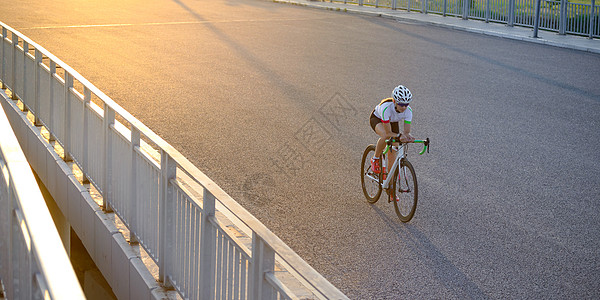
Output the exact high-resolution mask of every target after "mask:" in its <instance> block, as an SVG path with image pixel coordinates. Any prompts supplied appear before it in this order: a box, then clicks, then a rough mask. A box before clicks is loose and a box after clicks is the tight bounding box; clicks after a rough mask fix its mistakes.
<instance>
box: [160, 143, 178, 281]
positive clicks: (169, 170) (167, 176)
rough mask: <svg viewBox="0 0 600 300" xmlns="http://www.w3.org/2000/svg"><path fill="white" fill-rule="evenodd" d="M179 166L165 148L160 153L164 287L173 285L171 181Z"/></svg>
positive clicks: (172, 205) (161, 256)
mask: <svg viewBox="0 0 600 300" xmlns="http://www.w3.org/2000/svg"><path fill="white" fill-rule="evenodd" d="M176 170H177V166H176V163H175V160H173V158H172V157H171V156H170V155H169V154H168V153H167V152H166V151H164V150H161V153H160V179H159V180H160V191H159V199H158V209H159V222H158V231H159V250H158V251H159V259H158V262H159V264H158V279H159V280H160V281H161V282H162V283H163V286H164V287H167V288H168V287H171V286H172V283H171V280H170V278H169V273H170V271H171V258H172V253H171V250H172V247H173V237H174V235H175V234H174V232H173V231H174V229H175V225H174V220H173V218H174V215H175V214H174V212H173V211H174V199H173V195H172V189H170V188H169V181H170V180H171V179H174V178H175V175H176V174H175V173H176Z"/></svg>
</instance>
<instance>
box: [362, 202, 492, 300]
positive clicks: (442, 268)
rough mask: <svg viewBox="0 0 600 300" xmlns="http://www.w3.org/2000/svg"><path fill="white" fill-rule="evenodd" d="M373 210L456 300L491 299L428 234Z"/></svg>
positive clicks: (373, 207) (377, 208)
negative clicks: (436, 245) (447, 256)
mask: <svg viewBox="0 0 600 300" xmlns="http://www.w3.org/2000/svg"><path fill="white" fill-rule="evenodd" d="M371 208H372V209H373V210H374V211H375V212H376V213H377V214H378V215H379V216H380V217H381V220H382V221H383V222H384V223H385V224H386V225H387V226H388V227H389V228H390V229H391V230H392V231H393V232H394V233H395V234H396V235H397V236H398V238H399V240H400V241H402V242H404V243H405V244H406V246H407V247H408V248H410V249H411V250H412V252H413V253H416V254H418V255H419V257H420V258H421V261H422V262H423V263H424V264H425V265H426V266H427V267H428V268H429V269H430V271H431V272H432V274H433V275H434V276H435V277H436V278H437V280H438V282H439V283H440V284H441V285H443V286H444V287H445V288H446V289H447V290H448V291H449V292H450V293H452V295H453V297H449V298H455V299H489V297H488V296H487V295H486V294H485V293H484V292H483V291H482V290H481V289H480V288H479V287H478V286H477V284H476V283H475V282H473V281H472V280H470V279H469V277H468V276H467V275H466V274H465V273H463V272H462V271H461V270H460V269H459V268H457V267H456V265H454V264H453V263H452V262H451V261H450V260H449V259H448V258H446V256H445V255H444V254H443V253H442V252H441V251H440V250H439V249H438V248H437V247H435V246H434V245H433V244H432V243H431V240H429V238H428V237H427V235H426V234H424V233H423V232H421V231H420V230H419V229H417V227H415V226H414V225H412V224H410V223H407V224H403V223H401V222H400V221H399V220H398V219H396V218H393V219H391V218H390V217H389V216H387V215H386V214H385V213H384V212H383V211H382V210H381V209H380V208H379V207H377V206H375V205H372V206H371Z"/></svg>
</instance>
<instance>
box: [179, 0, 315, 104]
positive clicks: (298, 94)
mask: <svg viewBox="0 0 600 300" xmlns="http://www.w3.org/2000/svg"><path fill="white" fill-rule="evenodd" d="M172 1H173V2H174V3H176V4H177V5H179V6H181V7H182V8H183V9H184V10H186V11H187V12H188V13H190V14H191V15H192V16H193V17H194V18H196V19H197V20H199V21H203V22H206V23H202V24H203V25H204V26H206V28H208V29H209V30H210V31H212V32H213V33H214V34H215V35H216V36H217V37H218V38H219V39H220V40H221V41H222V42H224V43H225V44H226V45H227V46H229V47H230V48H231V49H232V50H234V51H235V53H237V55H238V56H239V57H240V58H242V59H243V60H245V61H246V62H247V63H248V64H249V65H250V66H252V67H253V68H254V69H255V70H257V71H258V72H259V73H260V74H261V75H262V76H263V77H264V78H266V79H267V80H268V81H269V82H271V83H272V86H274V87H277V88H279V89H280V90H281V91H282V93H284V94H286V95H290V97H293V98H296V99H295V100H303V99H311V98H313V97H312V96H311V95H306V93H307V92H306V91H305V90H304V89H301V88H298V87H296V86H294V85H293V84H291V83H289V82H286V81H285V80H283V79H282V77H281V76H278V75H277V73H276V72H275V71H274V70H272V69H269V68H268V67H267V66H266V65H265V63H264V62H262V61H260V60H259V59H258V58H257V57H255V56H253V55H252V54H251V52H250V51H249V50H248V49H246V48H245V47H244V46H243V45H241V44H240V43H238V42H236V41H234V40H233V39H232V38H231V37H230V36H228V35H227V34H226V33H224V32H223V31H222V30H220V29H219V28H217V27H215V26H214V25H213V24H212V23H210V22H207V21H209V20H206V19H205V18H204V17H203V16H202V15H200V14H199V13H198V12H196V11H194V9H192V8H191V7H189V6H188V5H186V4H185V3H183V2H181V1H180V0H172ZM293 103H295V104H301V103H304V101H293Z"/></svg>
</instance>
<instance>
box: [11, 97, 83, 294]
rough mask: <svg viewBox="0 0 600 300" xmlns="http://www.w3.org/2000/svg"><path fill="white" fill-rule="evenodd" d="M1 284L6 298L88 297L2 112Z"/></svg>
mask: <svg viewBox="0 0 600 300" xmlns="http://www.w3.org/2000/svg"><path fill="white" fill-rule="evenodd" d="M0 93H2V91H0ZM4 97H6V96H5V95H4ZM0 98H2V95H0ZM0 101H1V100H0ZM0 283H1V286H0V294H4V295H3V296H4V297H6V298H7V299H85V297H84V295H83V292H82V290H81V286H80V285H79V282H78V281H77V277H76V276H75V272H74V271H73V267H72V266H71V262H70V261H69V257H68V256H67V253H66V251H65V248H64V246H63V244H62V242H61V240H60V236H59V235H58V232H57V230H56V227H55V225H54V223H53V221H52V218H51V216H50V212H49V211H48V208H47V206H46V202H44V198H43V196H42V193H41V192H40V189H39V188H38V185H37V182H36V180H35V177H34V175H33V173H32V172H31V169H30V167H29V164H28V163H27V160H26V159H25V155H24V154H23V151H22V150H21V148H20V146H19V143H18V141H17V138H16V137H15V134H14V133H13V130H12V128H11V126H10V123H9V122H8V119H7V117H6V114H5V113H4V110H3V109H2V108H0ZM2 286H3V287H4V288H2ZM0 298H2V295H0Z"/></svg>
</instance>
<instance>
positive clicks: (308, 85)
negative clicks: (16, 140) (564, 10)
mask: <svg viewBox="0 0 600 300" xmlns="http://www.w3.org/2000/svg"><path fill="white" fill-rule="evenodd" d="M99 2H101V3H99ZM0 20H1V21H3V22H5V23H7V24H9V25H10V26H12V27H14V28H15V29H17V30H19V31H21V32H22V33H24V34H26V35H27V36H29V37H30V38H32V39H33V40H35V41H37V42H38V43H39V44H41V45H43V46H44V47H45V48H47V49H48V50H50V51H51V52H52V53H54V54H55V55H57V56H58V57H60V58H61V59H62V60H64V61H65V62H66V63H68V64H69V65H70V66H72V67H74V68H75V69H76V70H78V71H79V72H80V73H81V74H82V75H83V76H85V77H86V78H87V79H89V80H90V81H91V82H92V83H94V84H95V85H96V86H98V87H99V88H100V89H101V90H103V91H104V92H105V93H106V94H107V95H109V96H111V97H112V98H113V99H115V100H116V101H117V102H118V103H120V104H121V105H122V106H123V107H125V108H126V109H127V110H128V111H130V112H131V113H132V114H133V115H134V116H136V117H137V118H138V119H140V120H141V121H142V122H144V123H145V124H146V125H148V126H149V127H150V128H151V129H153V130H154V131H155V132H157V133H158V134H159V135H160V136H162V137H163V138H164V139H165V140H167V141H168V142H169V143H171V144H172V145H173V146H175V148H177V149H179V150H180V151H181V152H182V153H183V154H184V155H186V156H187V157H188V158H189V159H190V160H191V161H192V162H193V163H194V164H196V165H197V166H198V167H199V168H200V169H201V170H202V171H204V172H205V173H206V174H207V175H209V176H210V177H211V178H212V179H213V180H214V181H215V182H217V183H218V184H219V185H220V186H221V187H222V188H223V189H224V190H225V191H227V192H228V193H229V194H230V195H232V196H233V197H234V198H235V199H236V200H238V201H239V202H240V203H241V204H242V205H243V206H245V207H246V208H247V209H248V210H249V211H250V212H251V213H253V214H254V215H255V216H256V217H258V218H259V219H260V220H261V221H262V222H263V223H265V224H266V225H267V227H269V228H270V229H271V230H273V231H274V232H275V233H276V234H277V235H278V236H280V237H281V238H282V239H283V240H284V241H285V242H286V243H287V244H288V245H290V246H291V247H292V248H293V249H294V250H295V251H296V252H297V253H298V254H299V255H300V256H302V257H303V258H304V259H306V261H308V262H309V263H310V264H311V265H312V266H314V267H315V268H316V269H317V270H318V271H319V272H321V273H322V274H324V275H325V277H326V278H327V279H329V280H330V281H331V282H332V283H333V284H334V285H336V286H337V287H339V288H340V289H341V290H342V291H343V292H344V293H346V294H347V295H348V296H349V297H351V298H353V299H395V298H419V299H438V298H443V299H468V298H475V299H488V298H490V299H504V298H533V299H549V298H555V299H564V298H571V299H581V298H588V299H589V298H600V254H599V253H600V251H599V250H598V249H600V219H599V218H600V203H599V200H600V154H599V151H598V149H599V148H600V56H599V55H594V54H589V53H584V52H578V51H572V50H567V49H559V48H554V47H549V46H543V45H537V44H529V43H524V42H519V41H513V40H507V39H502V38H495V37H489V36H483V35H477V34H472V33H465V32H460V31H454V30H448V29H443V28H437V27H430V26H425V25H420V24H411V23H401V22H395V21H392V20H386V19H382V18H376V17H364V16H360V15H354V14H347V13H343V12H333V11H321V10H315V9H309V8H303V7H298V6H291V5H284V4H275V3H272V2H268V1H258V0H204V1H192V0H152V1H146V0H144V1H142V0H131V1H120V0H107V1H67V0H56V1H52V2H48V1H40V0H4V1H2V3H1V4H0ZM400 83H402V84H405V85H406V86H408V87H409V88H410V89H411V91H412V92H413V94H414V95H415V98H414V99H415V100H414V104H413V105H412V107H413V109H414V115H415V116H414V122H413V133H414V135H415V136H416V137H418V138H425V137H429V138H431V139H432V147H431V153H429V154H427V155H424V156H418V155H417V154H416V153H417V149H416V148H415V147H413V148H412V150H413V152H414V153H411V156H410V157H409V158H410V159H411V161H412V163H413V165H414V166H415V169H416V172H417V175H418V179H419V187H420V190H419V191H420V199H419V206H418V208H417V213H416V215H415V218H414V219H413V220H412V221H411V222H410V223H409V224H403V223H401V222H400V221H399V220H398V219H397V218H396V216H395V214H394V211H393V206H392V205H391V204H388V203H387V201H381V200H380V202H378V203H376V204H374V205H369V204H368V203H367V202H366V201H365V199H364V197H363V195H362V191H361V187H360V177H359V165H360V158H361V155H362V151H363V150H364V148H365V147H366V145H367V144H369V143H372V142H374V141H375V138H376V136H375V134H374V133H373V132H372V131H371V129H370V127H369V126H368V116H369V113H370V112H371V110H372V108H373V107H374V105H375V104H377V103H378V102H379V101H380V100H381V99H382V98H385V97H389V94H390V92H391V90H392V89H393V87H394V86H395V85H397V84H400Z"/></svg>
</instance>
